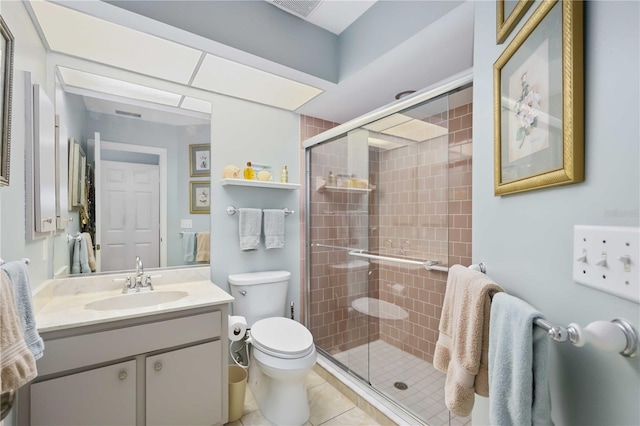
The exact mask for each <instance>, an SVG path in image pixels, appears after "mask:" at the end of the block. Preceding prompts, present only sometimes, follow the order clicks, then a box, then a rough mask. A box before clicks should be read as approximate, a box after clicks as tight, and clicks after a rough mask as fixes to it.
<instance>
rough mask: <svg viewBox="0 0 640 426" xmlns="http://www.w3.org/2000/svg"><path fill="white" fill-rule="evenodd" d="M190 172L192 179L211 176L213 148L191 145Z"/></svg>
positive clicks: (204, 145) (205, 145)
mask: <svg viewBox="0 0 640 426" xmlns="http://www.w3.org/2000/svg"><path fill="white" fill-rule="evenodd" d="M189 170H191V177H198V176H210V175H211V146H210V145H209V144H203V145H189Z"/></svg>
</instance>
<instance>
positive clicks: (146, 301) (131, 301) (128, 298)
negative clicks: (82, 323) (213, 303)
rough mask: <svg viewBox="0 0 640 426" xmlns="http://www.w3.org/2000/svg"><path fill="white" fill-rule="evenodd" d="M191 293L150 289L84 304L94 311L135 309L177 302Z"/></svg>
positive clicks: (86, 307)
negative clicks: (146, 291)
mask: <svg viewBox="0 0 640 426" xmlns="http://www.w3.org/2000/svg"><path fill="white" fill-rule="evenodd" d="M188 294H189V293H187V292H186V291H150V292H148V293H130V294H121V295H120V296H115V297H109V298H108V299H101V300H96V301H95V302H91V303H87V304H86V305H84V307H85V309H91V310H93V311H112V310H117V309H135V308H144V307H147V306H153V305H160V304H162V303H168V302H175V301H176V300H180V299H182V298H183V297H186V296H187V295H188Z"/></svg>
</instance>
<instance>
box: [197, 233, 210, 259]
mask: <svg viewBox="0 0 640 426" xmlns="http://www.w3.org/2000/svg"><path fill="white" fill-rule="evenodd" d="M209 238H210V233H209V231H205V232H198V236H197V239H198V243H197V247H196V251H197V252H196V262H208V261H209Z"/></svg>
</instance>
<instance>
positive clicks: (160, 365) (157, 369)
mask: <svg viewBox="0 0 640 426" xmlns="http://www.w3.org/2000/svg"><path fill="white" fill-rule="evenodd" d="M153 369H154V370H156V371H160V370H162V363H161V362H156V365H154V366H153Z"/></svg>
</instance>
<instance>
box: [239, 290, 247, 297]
mask: <svg viewBox="0 0 640 426" xmlns="http://www.w3.org/2000/svg"><path fill="white" fill-rule="evenodd" d="M238 293H240V294H241V295H243V296H246V295H247V290H240V291H238Z"/></svg>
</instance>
